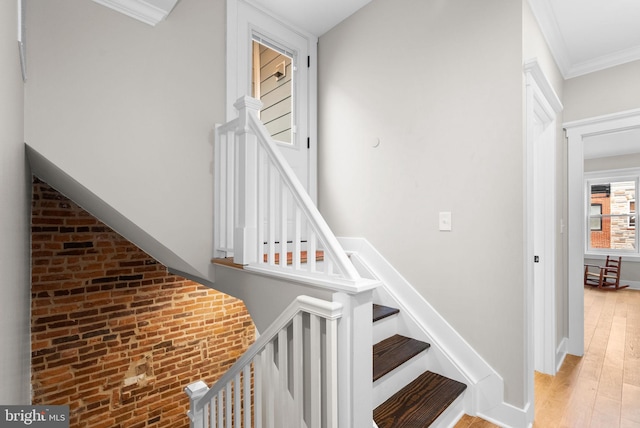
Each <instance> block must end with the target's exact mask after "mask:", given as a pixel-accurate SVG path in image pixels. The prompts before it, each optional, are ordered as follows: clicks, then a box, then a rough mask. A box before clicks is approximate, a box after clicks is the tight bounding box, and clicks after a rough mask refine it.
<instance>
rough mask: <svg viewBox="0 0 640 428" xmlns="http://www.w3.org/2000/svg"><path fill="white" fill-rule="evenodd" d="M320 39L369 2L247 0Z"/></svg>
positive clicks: (363, 0)
mask: <svg viewBox="0 0 640 428" xmlns="http://www.w3.org/2000/svg"><path fill="white" fill-rule="evenodd" d="M248 1H249V3H253V4H256V5H258V6H259V7H261V8H263V9H266V10H269V11H271V12H273V13H275V14H276V15H278V16H280V17H281V18H284V20H285V21H288V22H291V23H292V24H295V25H296V26H297V27H298V28H300V29H303V30H305V31H308V32H309V33H311V34H313V35H314V36H318V37H320V36H321V35H323V34H324V33H326V32H327V31H329V30H330V29H331V28H333V27H335V26H336V25H338V24H339V23H340V22H342V21H344V20H345V19H346V18H347V17H349V16H351V15H352V14H353V13H354V12H356V11H357V10H358V9H360V8H362V7H363V6H365V5H366V4H367V3H369V2H370V1H371V0H322V1H318V0H248Z"/></svg>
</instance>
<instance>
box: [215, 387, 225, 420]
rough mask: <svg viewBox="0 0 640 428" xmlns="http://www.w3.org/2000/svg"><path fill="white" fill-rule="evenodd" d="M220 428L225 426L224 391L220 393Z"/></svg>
mask: <svg viewBox="0 0 640 428" xmlns="http://www.w3.org/2000/svg"><path fill="white" fill-rule="evenodd" d="M216 426H217V427H219V428H222V427H223V426H224V389H221V390H220V392H219V393H218V425H216Z"/></svg>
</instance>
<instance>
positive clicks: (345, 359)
mask: <svg viewBox="0 0 640 428" xmlns="http://www.w3.org/2000/svg"><path fill="white" fill-rule="evenodd" d="M333 300H334V301H336V302H339V303H342V305H343V310H342V318H340V321H339V322H338V395H339V403H338V414H339V426H340V427H370V426H371V424H372V421H373V411H372V408H371V405H372V403H373V382H372V381H371V373H373V362H372V359H371V349H372V347H373V327H372V323H371V318H372V303H373V291H372V290H368V291H363V292H360V293H357V294H346V293H335V294H334V296H333Z"/></svg>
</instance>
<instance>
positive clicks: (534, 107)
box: [524, 60, 562, 419]
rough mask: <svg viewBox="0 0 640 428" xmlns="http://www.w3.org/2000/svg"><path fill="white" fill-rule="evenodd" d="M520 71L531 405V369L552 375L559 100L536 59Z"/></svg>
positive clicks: (530, 397)
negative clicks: (523, 103) (523, 84)
mask: <svg viewBox="0 0 640 428" xmlns="http://www.w3.org/2000/svg"><path fill="white" fill-rule="evenodd" d="M524 71H525V75H526V183H525V194H526V199H525V203H526V208H525V217H526V236H525V274H526V303H525V311H526V325H527V327H526V330H527V331H526V335H527V346H528V351H527V395H528V397H529V398H528V400H527V401H529V403H530V404H531V405H533V394H534V376H533V372H534V370H538V371H541V372H544V373H550V374H555V373H556V302H555V295H556V294H555V293H556V284H555V272H556V251H555V245H556V227H555V224H556V139H557V136H556V116H557V114H558V113H559V112H560V111H561V110H562V104H561V103H560V100H559V99H558V97H557V95H556V94H555V92H554V90H553V88H552V87H551V85H550V84H549V82H548V80H547V79H546V77H545V76H544V74H543V72H542V70H541V69H540V66H539V65H538V63H537V61H535V60H531V61H527V62H525V67H524ZM536 256H537V257H538V259H537V260H538V262H537V263H536V262H535V260H536V259H535V257H536ZM530 408H531V409H532V408H533V406H530ZM529 416H530V418H531V419H532V418H533V414H531V415H529Z"/></svg>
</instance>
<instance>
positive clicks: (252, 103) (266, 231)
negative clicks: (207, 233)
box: [214, 97, 370, 292]
mask: <svg viewBox="0 0 640 428" xmlns="http://www.w3.org/2000/svg"><path fill="white" fill-rule="evenodd" d="M234 106H235V107H236V109H237V110H238V112H239V117H238V118H236V119H233V120H232V121H230V122H228V123H226V124H224V125H219V126H217V127H216V156H215V158H216V159H215V162H216V176H215V186H216V195H215V204H216V210H215V213H216V224H215V228H214V246H215V248H214V252H215V254H216V256H217V257H230V256H232V257H233V258H234V262H236V263H239V264H242V265H245V266H249V267H250V268H252V269H256V270H262V271H270V272H271V273H274V274H276V275H278V274H285V275H293V276H296V278H297V279H301V278H307V279H309V280H310V281H320V282H321V281H323V280H327V279H329V280H330V281H336V280H337V281H338V282H342V283H345V284H346V286H345V287H344V288H343V290H347V291H348V290H351V291H352V292H353V291H357V290H358V287H354V285H355V284H358V283H360V282H363V283H366V282H367V281H366V280H363V279H362V278H361V277H360V275H359V274H358V272H357V270H356V268H355V267H354V266H353V264H352V263H351V262H350V261H349V258H348V257H347V255H346V253H345V252H344V250H343V249H342V247H341V246H340V243H339V242H338V240H337V238H336V237H335V236H334V234H333V233H332V231H331V229H330V228H329V226H328V224H327V223H326V221H325V220H324V218H323V217H322V215H321V214H320V212H319V211H318V209H317V207H316V206H315V204H314V203H313V201H312V200H311V197H310V196H309V195H308V193H307V191H306V189H305V188H304V186H303V185H302V183H300V181H299V180H298V178H297V176H296V175H295V173H294V171H293V169H292V168H291V166H290V165H289V164H288V162H287V161H286V160H285V158H284V156H283V155H282V153H281V152H280V149H279V148H278V147H277V145H276V143H275V141H274V140H273V139H272V138H271V136H270V135H269V133H268V131H267V129H266V127H265V126H264V124H263V123H262V122H261V121H260V120H259V119H258V114H257V113H258V111H259V109H260V108H261V102H260V101H258V100H255V99H253V98H251V97H242V98H240V99H238V101H237V102H236V103H235V104H234ZM263 162H266V166H265V165H263ZM272 171H273V173H274V174H275V176H276V178H274V177H273V176H272V175H271V174H272ZM278 186H279V187H278ZM291 204H293V205H291ZM290 211H291V213H290ZM278 215H279V216H280V217H278V218H276V217H277V216H278ZM265 219H267V220H268V223H267V225H266V226H264V221H265ZM289 228H291V230H288V229H289ZM303 231H304V232H303ZM304 233H308V234H309V235H310V236H309V237H308V239H306V240H305V239H303V234H304ZM267 235H268V236H267ZM303 241H304V244H303ZM265 243H267V249H266V250H265V249H264V247H265ZM276 246H278V248H279V250H276ZM303 246H304V247H305V248H306V252H307V254H309V255H310V256H309V257H308V258H307V260H308V262H307V263H308V264H307V265H303V261H302V258H303V257H302V256H301V253H303V252H304V250H303ZM263 254H266V255H265V256H264V257H263ZM316 254H322V256H323V260H324V261H323V264H322V267H320V263H317V264H316V260H315V257H314V256H315V255H316ZM288 259H291V261H290V265H288V263H287V260H288ZM369 287H370V284H367V285H365V288H369Z"/></svg>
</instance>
